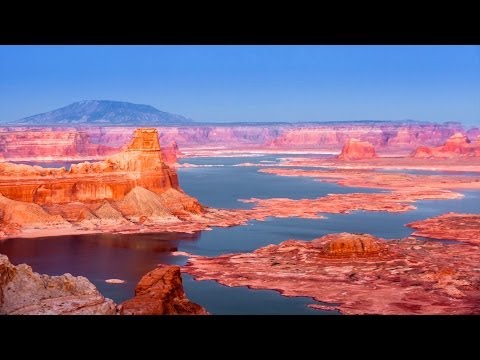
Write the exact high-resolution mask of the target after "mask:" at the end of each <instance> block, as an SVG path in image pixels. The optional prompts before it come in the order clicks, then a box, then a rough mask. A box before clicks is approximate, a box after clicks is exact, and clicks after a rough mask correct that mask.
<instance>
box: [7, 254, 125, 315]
mask: <svg viewBox="0 0 480 360" xmlns="http://www.w3.org/2000/svg"><path fill="white" fill-rule="evenodd" d="M115 312H116V306H115V303H114V302H113V301H112V300H110V299H107V298H105V297H103V296H102V294H100V293H99V292H98V290H97V289H96V288H95V286H94V285H93V284H92V283H91V282H90V281H88V279H86V278H84V277H83V276H76V277H75V276H72V275H70V274H64V275H61V276H48V275H40V274H38V273H35V272H33V271H32V268H31V267H30V266H28V265H25V264H21V265H17V266H14V265H12V264H11V263H10V261H9V260H8V258H7V257H6V256H5V255H0V314H12V315H113V314H115Z"/></svg>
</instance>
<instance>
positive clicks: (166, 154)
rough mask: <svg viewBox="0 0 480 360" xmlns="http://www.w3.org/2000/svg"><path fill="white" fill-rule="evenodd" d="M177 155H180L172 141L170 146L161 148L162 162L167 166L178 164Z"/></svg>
mask: <svg viewBox="0 0 480 360" xmlns="http://www.w3.org/2000/svg"><path fill="white" fill-rule="evenodd" d="M178 155H182V153H181V152H180V150H179V148H178V145H177V143H176V142H175V141H174V142H172V143H171V144H170V146H164V147H162V160H163V162H165V164H167V165H172V164H176V163H177V162H178Z"/></svg>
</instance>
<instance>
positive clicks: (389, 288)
mask: <svg viewBox="0 0 480 360" xmlns="http://www.w3.org/2000/svg"><path fill="white" fill-rule="evenodd" d="M342 244H343V245H344V246H342ZM360 248H363V250H360ZM342 249H348V251H347V253H345V251H344V250H342ZM367 249H369V250H367ZM332 250H333V254H332ZM479 261H480V247H479V246H478V245H471V244H442V243H440V242H424V241H419V240H416V239H414V238H407V239H402V240H390V241H384V240H382V239H378V238H374V237H372V236H367V235H365V234H362V235H358V234H345V233H343V234H330V235H327V236H324V237H322V238H319V239H315V240H312V241H299V240H288V241H285V242H283V243H281V244H279V245H268V246H265V247H262V248H260V249H257V250H255V251H253V252H251V253H241V254H240V253H239V254H225V255H221V256H218V257H203V256H192V255H191V256H190V258H189V262H188V263H187V265H186V266H185V267H184V268H183V271H185V272H187V273H189V274H191V275H193V276H194V277H195V279H196V280H215V281H218V282H219V283H220V284H223V285H226V286H248V287H250V288H253V289H271V290H277V291H280V292H281V294H282V295H285V296H308V297H313V298H314V299H315V300H317V301H321V302H322V303H323V304H322V305H320V304H313V305H312V307H315V308H322V309H329V310H338V311H340V312H341V313H344V314H398V315H400V314H404V315H405V314H448V315H454V314H480V309H479V307H478V292H479V291H480V277H479V274H478V269H477V268H478V262H479Z"/></svg>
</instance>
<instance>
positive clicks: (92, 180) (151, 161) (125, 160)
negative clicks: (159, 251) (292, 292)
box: [0, 128, 204, 236]
mask: <svg viewBox="0 0 480 360" xmlns="http://www.w3.org/2000/svg"><path fill="white" fill-rule="evenodd" d="M203 211H204V210H203V207H202V206H201V205H200V203H199V202H198V201H197V200H196V199H194V198H192V197H190V196H188V195H187V194H185V193H184V192H183V191H182V190H181V189H180V187H179V185H178V178H177V174H176V172H175V170H174V169H172V168H170V167H169V166H168V165H166V164H165V162H164V161H163V155H162V153H161V149H160V144H159V141H158V132H157V130H156V129H148V128H146V129H137V130H135V132H134V136H133V140H132V141H131V143H130V144H129V145H128V146H127V147H126V148H125V149H124V151H122V152H119V153H117V154H115V155H112V156H110V157H108V158H107V159H106V160H104V161H101V162H93V163H91V162H84V163H80V164H76V165H72V166H71V168H70V169H69V170H66V169H65V168H60V169H48V168H42V167H39V166H29V165H19V164H12V163H8V162H5V163H0V225H1V226H0V234H2V233H3V234H4V236H5V234H8V233H12V232H18V230H19V229H21V228H25V227H30V228H42V227H63V228H67V227H71V225H72V224H75V225H80V226H82V227H83V228H88V229H93V228H95V227H97V226H99V225H114V224H115V223H117V224H124V225H128V224H131V222H132V221H133V222H138V221H140V219H143V222H145V221H146V220H147V219H150V220H152V219H154V218H155V219H156V220H161V221H167V222H168V221H170V222H172V221H174V222H175V221H177V222H178V221H180V218H181V217H182V216H190V215H192V214H202V213H203ZM42 224H43V226H42Z"/></svg>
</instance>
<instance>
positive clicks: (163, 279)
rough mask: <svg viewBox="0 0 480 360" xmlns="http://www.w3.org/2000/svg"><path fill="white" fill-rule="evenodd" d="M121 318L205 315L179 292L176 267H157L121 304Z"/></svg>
mask: <svg viewBox="0 0 480 360" xmlns="http://www.w3.org/2000/svg"><path fill="white" fill-rule="evenodd" d="M120 314H121V315H208V312H207V311H206V310H205V309H204V308H203V307H201V306H200V305H198V304H195V303H193V302H191V301H190V300H188V299H187V297H186V295H185V292H184V291H183V285H182V276H181V274H180V267H178V266H173V265H160V266H159V267H157V268H156V269H154V270H152V271H150V272H149V273H148V274H146V275H144V276H143V277H142V278H141V279H140V281H139V283H138V285H137V287H136V288H135V297H134V298H133V299H130V300H127V301H125V302H124V303H122V304H121V307H120Z"/></svg>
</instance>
